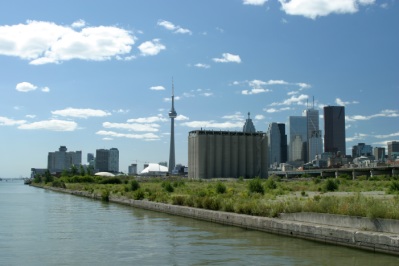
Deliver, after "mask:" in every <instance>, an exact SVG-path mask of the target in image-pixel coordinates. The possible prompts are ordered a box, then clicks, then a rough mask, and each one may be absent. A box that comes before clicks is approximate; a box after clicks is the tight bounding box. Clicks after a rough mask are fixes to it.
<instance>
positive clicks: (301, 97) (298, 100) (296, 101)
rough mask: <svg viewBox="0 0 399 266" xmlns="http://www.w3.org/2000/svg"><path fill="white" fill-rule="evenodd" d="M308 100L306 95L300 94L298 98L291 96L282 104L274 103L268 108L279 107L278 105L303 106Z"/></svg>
mask: <svg viewBox="0 0 399 266" xmlns="http://www.w3.org/2000/svg"><path fill="white" fill-rule="evenodd" d="M308 98H309V96H308V95H305V94H301V95H299V96H296V95H292V96H291V97H290V98H289V99H286V100H284V101H282V102H274V103H272V104H270V106H279V105H292V104H297V105H305V104H306V103H305V101H306V100H307V99H308Z"/></svg>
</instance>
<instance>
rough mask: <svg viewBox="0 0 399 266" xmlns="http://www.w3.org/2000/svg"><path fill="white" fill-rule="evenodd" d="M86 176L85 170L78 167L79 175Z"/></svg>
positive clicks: (81, 166)
mask: <svg viewBox="0 0 399 266" xmlns="http://www.w3.org/2000/svg"><path fill="white" fill-rule="evenodd" d="M85 174H86V171H85V168H84V167H83V165H80V175H81V176H84V175H85Z"/></svg>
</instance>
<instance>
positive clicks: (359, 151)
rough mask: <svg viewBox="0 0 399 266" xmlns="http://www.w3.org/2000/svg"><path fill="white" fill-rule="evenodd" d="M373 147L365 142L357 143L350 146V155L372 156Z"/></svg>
mask: <svg viewBox="0 0 399 266" xmlns="http://www.w3.org/2000/svg"><path fill="white" fill-rule="evenodd" d="M372 153H373V148H372V147H371V146H370V145H366V144H365V143H358V144H357V145H354V146H353V147H352V157H353V158H356V157H360V156H366V157H368V156H372V155H373V154H372Z"/></svg>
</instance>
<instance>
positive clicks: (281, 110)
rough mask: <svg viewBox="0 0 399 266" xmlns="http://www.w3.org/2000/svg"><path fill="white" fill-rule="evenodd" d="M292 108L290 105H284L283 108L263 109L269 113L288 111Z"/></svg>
mask: <svg viewBox="0 0 399 266" xmlns="http://www.w3.org/2000/svg"><path fill="white" fill-rule="evenodd" d="M288 110H291V108H290V107H283V108H278V109H276V108H265V109H263V111H265V112H267V113H279V112H283V111H288Z"/></svg>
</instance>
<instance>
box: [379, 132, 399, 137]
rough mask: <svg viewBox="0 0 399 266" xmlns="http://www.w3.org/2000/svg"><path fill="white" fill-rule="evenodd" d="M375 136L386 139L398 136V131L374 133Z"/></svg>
mask: <svg viewBox="0 0 399 266" xmlns="http://www.w3.org/2000/svg"><path fill="white" fill-rule="evenodd" d="M375 137H376V138H377V139H387V138H393V137H399V132H396V133H391V134H386V135H376V136H375Z"/></svg>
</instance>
